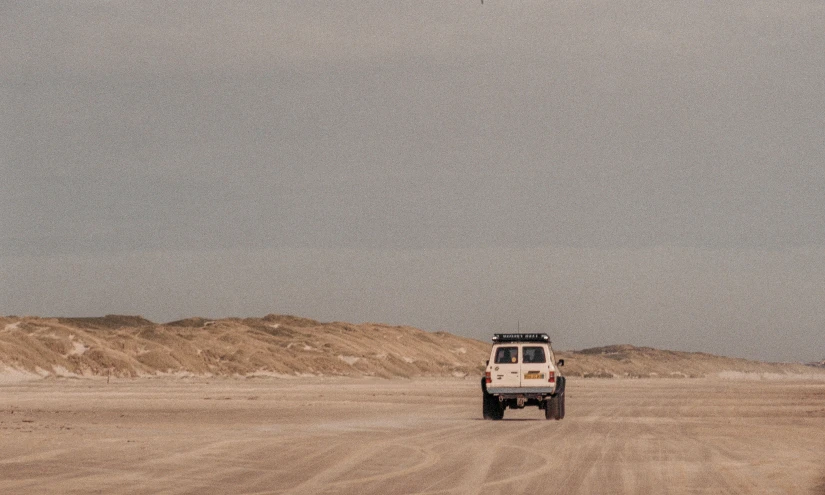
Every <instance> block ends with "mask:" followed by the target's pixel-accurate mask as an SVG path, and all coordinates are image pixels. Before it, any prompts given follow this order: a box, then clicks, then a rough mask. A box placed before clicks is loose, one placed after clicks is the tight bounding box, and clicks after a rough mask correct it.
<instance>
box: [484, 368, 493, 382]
mask: <svg viewBox="0 0 825 495" xmlns="http://www.w3.org/2000/svg"><path fill="white" fill-rule="evenodd" d="M484 382H485V383H493V379H492V378H491V377H490V372H489V371H488V372H486V373H484Z"/></svg>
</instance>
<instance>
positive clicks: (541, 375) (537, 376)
mask: <svg viewBox="0 0 825 495" xmlns="http://www.w3.org/2000/svg"><path fill="white" fill-rule="evenodd" d="M542 378H544V373H525V374H524V379H525V380H541V379H542Z"/></svg>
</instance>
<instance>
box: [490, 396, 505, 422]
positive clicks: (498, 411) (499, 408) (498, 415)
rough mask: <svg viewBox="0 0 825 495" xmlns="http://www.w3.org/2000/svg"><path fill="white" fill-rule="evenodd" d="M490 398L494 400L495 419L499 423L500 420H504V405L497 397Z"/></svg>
mask: <svg viewBox="0 0 825 495" xmlns="http://www.w3.org/2000/svg"><path fill="white" fill-rule="evenodd" d="M490 397H492V398H493V402H494V403H493V419H494V420H496V421H498V420H500V419H504V403H503V402H501V401H499V400H498V399H497V398H496V397H495V396H493V395H491V396H490Z"/></svg>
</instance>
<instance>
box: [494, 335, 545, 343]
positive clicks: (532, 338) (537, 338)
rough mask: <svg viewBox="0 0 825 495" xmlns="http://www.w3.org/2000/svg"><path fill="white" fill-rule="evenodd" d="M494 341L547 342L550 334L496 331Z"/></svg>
mask: <svg viewBox="0 0 825 495" xmlns="http://www.w3.org/2000/svg"><path fill="white" fill-rule="evenodd" d="M493 342H496V343H498V342H547V343H548V344H549V343H550V336H548V335H547V334H546V333H494V334H493Z"/></svg>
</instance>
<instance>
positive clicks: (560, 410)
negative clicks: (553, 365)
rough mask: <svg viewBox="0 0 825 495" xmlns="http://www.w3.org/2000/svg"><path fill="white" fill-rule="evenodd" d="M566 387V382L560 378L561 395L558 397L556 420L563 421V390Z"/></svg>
mask: <svg viewBox="0 0 825 495" xmlns="http://www.w3.org/2000/svg"><path fill="white" fill-rule="evenodd" d="M566 385H567V381H566V380H565V379H564V378H563V377H562V378H561V393H559V395H558V401H559V417H558V418H557V419H564V395H565V394H564V388H565V386H566Z"/></svg>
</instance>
